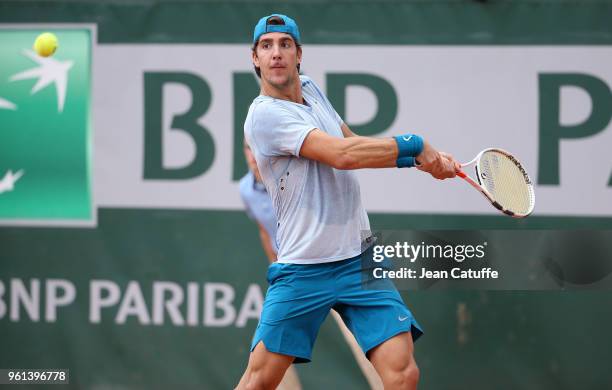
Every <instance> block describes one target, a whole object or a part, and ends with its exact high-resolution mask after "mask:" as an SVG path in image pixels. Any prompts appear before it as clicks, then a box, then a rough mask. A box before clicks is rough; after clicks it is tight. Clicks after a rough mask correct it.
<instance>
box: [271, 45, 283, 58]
mask: <svg viewBox="0 0 612 390" xmlns="http://www.w3.org/2000/svg"><path fill="white" fill-rule="evenodd" d="M272 57H273V58H274V59H280V57H281V50H280V45H274V46H273V48H272Z"/></svg>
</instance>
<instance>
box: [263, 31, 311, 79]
mask: <svg viewBox="0 0 612 390" xmlns="http://www.w3.org/2000/svg"><path fill="white" fill-rule="evenodd" d="M301 60H302V49H301V48H298V47H297V46H296V44H295V41H294V40H293V38H292V37H291V35H289V34H285V33H280V32H272V33H267V34H263V35H262V36H261V37H260V38H259V42H258V43H257V47H256V48H255V51H254V52H253V64H254V65H255V66H257V67H259V69H260V70H261V79H262V81H264V82H267V83H269V84H271V85H272V86H274V87H276V88H279V89H280V88H283V87H286V86H288V85H290V84H291V83H292V82H293V80H295V79H296V78H297V77H299V75H298V71H297V64H299V63H300V61H301Z"/></svg>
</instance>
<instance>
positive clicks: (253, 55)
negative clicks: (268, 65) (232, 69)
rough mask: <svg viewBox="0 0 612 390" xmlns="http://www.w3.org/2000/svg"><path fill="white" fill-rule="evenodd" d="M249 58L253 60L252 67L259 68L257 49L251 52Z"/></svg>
mask: <svg viewBox="0 0 612 390" xmlns="http://www.w3.org/2000/svg"><path fill="white" fill-rule="evenodd" d="M251 57H252V59H253V65H255V66H257V67H259V57H257V49H255V50H253V51H252V52H251Z"/></svg>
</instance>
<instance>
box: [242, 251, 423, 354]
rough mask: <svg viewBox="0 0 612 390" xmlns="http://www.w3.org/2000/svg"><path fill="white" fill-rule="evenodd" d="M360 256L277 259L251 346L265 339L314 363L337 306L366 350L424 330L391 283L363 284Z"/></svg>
mask: <svg viewBox="0 0 612 390" xmlns="http://www.w3.org/2000/svg"><path fill="white" fill-rule="evenodd" d="M361 268H362V267H361V257H360V256H357V257H353V258H350V259H347V260H342V261H335V262H331V263H323V264H306V265H304V264H280V263H272V264H271V265H270V267H269V268H268V283H269V284H270V287H269V288H268V292H267V293H266V299H265V301H264V304H263V310H262V313H261V319H260V320H259V324H258V325H257V329H256V330H255V335H254V336H253V342H252V343H251V351H253V349H254V348H255V346H256V345H257V344H258V343H259V342H260V341H263V343H264V345H265V347H266V349H267V350H268V351H271V352H276V353H280V354H283V355H289V356H294V357H295V361H294V362H295V363H304V362H309V361H310V360H311V359H310V357H311V354H312V348H313V346H314V342H315V339H316V338H317V334H318V333H319V328H320V327H321V324H322V323H323V321H324V320H325V318H326V317H327V315H328V314H329V311H330V309H334V310H336V311H337V312H338V314H340V316H341V317H342V319H343V320H344V323H345V324H346V326H347V327H348V328H349V329H350V330H351V332H352V333H353V335H354V336H355V338H356V339H357V342H358V343H359V346H360V347H361V349H362V350H363V352H364V353H367V352H368V351H369V350H371V349H372V348H374V347H376V346H377V345H379V344H381V343H383V342H384V341H386V340H388V339H390V338H391V337H393V336H395V335H397V334H399V333H402V332H411V333H412V339H413V340H415V341H416V339H418V338H419V336H421V334H422V333H423V331H422V330H421V327H420V326H419V324H418V323H417V322H416V320H415V319H414V317H413V316H412V313H411V312H410V310H408V308H407V307H406V305H404V302H403V301H402V298H401V296H400V295H399V293H398V292H397V290H396V289H395V287H394V286H393V284H392V283H391V282H389V283H388V285H387V286H386V287H385V288H384V289H369V288H367V289H366V288H363V286H362V274H361Z"/></svg>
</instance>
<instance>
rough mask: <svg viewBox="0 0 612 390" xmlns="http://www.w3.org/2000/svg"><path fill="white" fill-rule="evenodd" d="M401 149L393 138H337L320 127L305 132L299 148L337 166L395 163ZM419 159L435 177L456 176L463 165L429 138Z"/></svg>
mask: <svg viewBox="0 0 612 390" xmlns="http://www.w3.org/2000/svg"><path fill="white" fill-rule="evenodd" d="M398 153H399V150H398V146H397V142H396V141H395V140H394V139H393V138H372V137H361V136H360V137H347V138H338V137H332V136H330V135H329V134H327V133H325V132H324V131H321V130H319V129H314V130H312V131H311V132H310V133H309V134H308V135H307V136H306V139H305V140H304V142H303V143H302V146H301V149H300V156H302V157H305V158H309V159H311V160H316V161H319V162H322V163H324V164H327V165H330V166H332V167H334V168H336V169H361V168H392V167H396V166H397V158H398ZM416 160H417V161H418V164H419V169H421V170H422V171H425V172H428V173H430V174H431V175H432V176H433V177H435V178H436V179H446V178H451V177H455V175H456V171H457V170H458V169H459V168H460V166H459V164H458V163H457V162H455V160H454V159H453V158H452V156H450V155H446V154H441V153H439V152H438V151H437V150H435V149H434V148H433V147H432V146H431V145H430V144H429V143H428V142H426V141H424V142H423V150H422V151H421V153H420V154H419V155H418V156H416Z"/></svg>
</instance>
